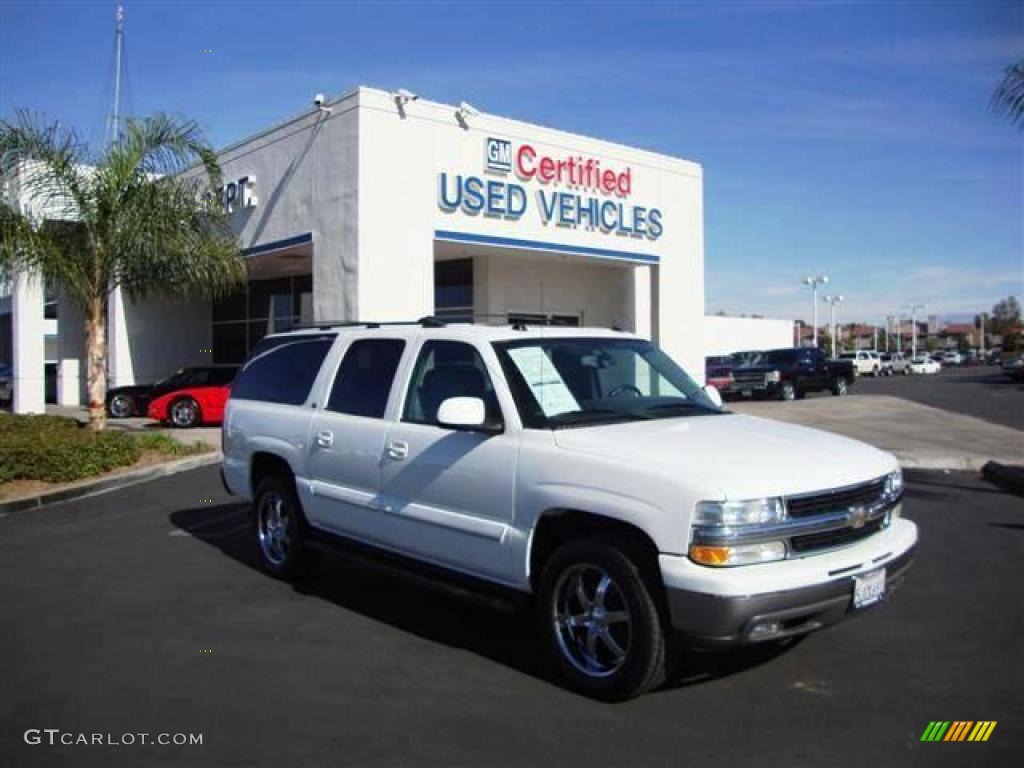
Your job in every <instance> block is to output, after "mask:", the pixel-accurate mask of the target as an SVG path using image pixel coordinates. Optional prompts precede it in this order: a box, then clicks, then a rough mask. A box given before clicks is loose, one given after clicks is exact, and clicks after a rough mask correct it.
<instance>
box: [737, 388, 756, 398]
mask: <svg viewBox="0 0 1024 768" xmlns="http://www.w3.org/2000/svg"><path fill="white" fill-rule="evenodd" d="M740 394H741V395H743V396H744V397H752V396H753V394H754V390H752V389H744V390H743V391H742V392H740Z"/></svg>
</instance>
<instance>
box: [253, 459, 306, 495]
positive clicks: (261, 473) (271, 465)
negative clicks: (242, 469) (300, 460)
mask: <svg viewBox="0 0 1024 768" xmlns="http://www.w3.org/2000/svg"><path fill="white" fill-rule="evenodd" d="M270 475H281V476H282V477H284V478H286V479H288V480H289V481H291V482H292V483H294V482H295V474H294V473H293V472H292V468H291V466H289V464H288V462H287V461H285V460H284V459H282V458H281V457H280V456H277V455H275V454H273V453H264V452H259V453H254V454H253V456H252V469H251V470H250V472H249V485H250V487H251V488H252V493H253V495H254V496H255V495H256V488H257V486H259V484H260V483H261V482H263V479H264V478H265V477H269V476H270Z"/></svg>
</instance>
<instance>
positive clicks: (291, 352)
mask: <svg viewBox="0 0 1024 768" xmlns="http://www.w3.org/2000/svg"><path fill="white" fill-rule="evenodd" d="M333 343H334V341H333V339H308V340H307V339H296V340H294V341H290V342H283V343H280V344H278V345H277V346H275V347H272V348H270V349H269V350H268V351H266V352H264V353H263V354H259V355H257V356H255V357H253V358H252V359H251V360H250V361H249V362H248V363H246V365H245V367H244V368H243V369H242V372H241V373H239V374H238V378H236V379H235V384H234V386H233V387H232V389H231V397H233V398H238V399H242V400H264V401H266V402H268V403H282V404H285V405H301V404H302V403H304V402H306V398H307V397H309V390H310V389H311V388H312V386H313V382H314V381H315V380H316V375H317V373H319V371H320V366H321V365H322V364H323V362H324V358H325V357H326V356H327V352H328V351H329V350H330V349H331V345H332V344H333Z"/></svg>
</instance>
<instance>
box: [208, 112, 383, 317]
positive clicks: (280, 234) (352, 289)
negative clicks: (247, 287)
mask: <svg viewBox="0 0 1024 768" xmlns="http://www.w3.org/2000/svg"><path fill="white" fill-rule="evenodd" d="M356 106H357V92H353V93H352V94H350V95H348V96H346V97H343V98H342V99H341V100H340V101H337V102H335V103H334V104H333V105H332V107H331V111H330V112H320V111H317V110H312V111H310V112H308V113H306V114H304V115H300V116H299V117H297V118H295V119H294V120H291V121H288V122H287V123H284V124H283V125H280V126H277V127H275V128H273V129H271V130H268V131H265V132H264V133H262V134H258V135H256V136H255V137H252V138H250V139H247V140H246V141H244V142H242V143H239V144H237V145H234V146H232V147H228V148H227V149H225V150H223V151H222V152H221V153H220V155H219V160H220V164H221V171H222V173H223V177H224V180H225V182H230V181H237V180H238V179H241V178H243V177H249V178H250V179H254V180H255V181H254V191H255V195H256V199H257V201H256V204H255V205H254V206H251V207H242V206H239V207H237V208H236V209H235V210H234V211H233V212H232V213H231V214H230V221H231V226H232V228H233V229H234V230H235V231H236V232H237V233H238V235H239V239H240V242H241V244H242V247H243V248H244V249H249V248H253V247H258V246H261V245H266V244H272V243H277V242H280V241H283V240H287V239H289V238H293V237H296V236H299V235H304V234H306V233H311V234H312V236H313V304H314V309H313V311H314V316H315V319H316V320H320V321H326V320H356V319H363V318H359V311H358V306H357V297H358V291H357V272H358V261H357V238H358V233H359V230H358V227H359V213H358V205H357V204H358V201H359V199H360V190H359V177H358V175H357V156H358V137H359V135H358V129H359V123H358V119H357V114H356Z"/></svg>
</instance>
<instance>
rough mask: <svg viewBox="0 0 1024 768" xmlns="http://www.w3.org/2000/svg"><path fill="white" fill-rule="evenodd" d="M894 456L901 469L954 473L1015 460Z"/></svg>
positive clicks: (972, 470) (976, 470)
mask: <svg viewBox="0 0 1024 768" xmlns="http://www.w3.org/2000/svg"><path fill="white" fill-rule="evenodd" d="M895 455H896V459H897V461H899V463H900V466H901V467H902V468H903V469H948V470H951V471H954V472H980V471H981V470H982V468H983V467H984V466H985V465H986V464H988V463H989V462H991V461H1000V462H1003V463H1007V464H1012V463H1015V460H1012V459H1010V460H1007V459H1000V458H998V457H997V458H994V459H993V458H981V457H971V456H928V457H918V456H901V455H900V454H898V453H897V454H895ZM1016 461H1019V459H1018V460H1016Z"/></svg>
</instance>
